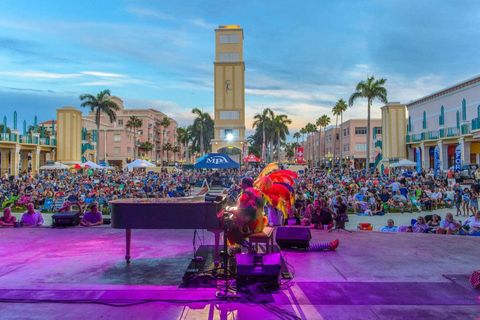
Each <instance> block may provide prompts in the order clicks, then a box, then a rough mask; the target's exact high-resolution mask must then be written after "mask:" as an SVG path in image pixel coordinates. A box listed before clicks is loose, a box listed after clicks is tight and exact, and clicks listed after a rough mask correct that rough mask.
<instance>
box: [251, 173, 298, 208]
mask: <svg viewBox="0 0 480 320" xmlns="http://www.w3.org/2000/svg"><path fill="white" fill-rule="evenodd" d="M297 177H298V175H297V173H296V172H294V171H291V170H280V168H279V167H278V165H277V164H276V163H270V164H268V165H267V166H266V167H265V168H264V169H263V170H262V172H260V174H259V175H258V178H257V179H256V180H255V182H254V184H253V185H254V187H255V188H256V189H257V190H259V191H260V192H261V193H262V194H263V196H264V198H265V200H266V201H267V202H268V204H270V205H271V206H272V207H275V208H278V209H279V210H280V211H282V212H283V215H284V216H285V217H287V216H288V209H290V208H291V206H292V204H293V203H294V201H295V196H294V190H293V185H294V183H295V179H296V178H297Z"/></svg>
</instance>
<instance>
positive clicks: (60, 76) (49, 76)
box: [0, 71, 80, 79]
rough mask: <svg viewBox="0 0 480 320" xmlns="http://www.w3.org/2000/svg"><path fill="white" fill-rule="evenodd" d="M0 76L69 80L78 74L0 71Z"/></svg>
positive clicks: (78, 75)
mask: <svg viewBox="0 0 480 320" xmlns="http://www.w3.org/2000/svg"><path fill="white" fill-rule="evenodd" d="M0 75H3V76H11V77H17V78H32V79H69V78H77V77H80V74H78V73H55V72H46V71H1V72H0Z"/></svg>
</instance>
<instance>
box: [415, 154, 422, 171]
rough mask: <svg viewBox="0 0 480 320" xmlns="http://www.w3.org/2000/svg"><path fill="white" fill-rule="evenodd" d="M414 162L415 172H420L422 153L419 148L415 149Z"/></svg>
mask: <svg viewBox="0 0 480 320" xmlns="http://www.w3.org/2000/svg"><path fill="white" fill-rule="evenodd" d="M415 158H416V159H415V160H416V161H415V162H416V163H417V167H416V168H417V172H418V173H420V172H422V152H421V150H420V148H415Z"/></svg>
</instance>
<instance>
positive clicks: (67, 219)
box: [52, 212, 80, 227]
mask: <svg viewBox="0 0 480 320" xmlns="http://www.w3.org/2000/svg"><path fill="white" fill-rule="evenodd" d="M79 224H80V213H78V212H62V213H55V214H54V215H53V216H52V227H73V226H78V225H79Z"/></svg>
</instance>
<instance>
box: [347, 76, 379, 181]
mask: <svg viewBox="0 0 480 320" xmlns="http://www.w3.org/2000/svg"><path fill="white" fill-rule="evenodd" d="M386 81H387V79H383V78H382V79H380V80H375V78H374V77H373V76H371V77H368V78H367V80H366V81H360V82H359V83H358V84H357V87H356V88H355V92H354V93H352V95H351V96H350V99H348V105H349V106H353V104H354V102H355V100H357V99H359V98H366V99H367V106H368V109H367V110H368V114H367V155H366V165H367V173H370V107H371V106H372V102H373V100H375V99H378V100H380V101H381V102H383V103H387V102H388V101H387V89H386V88H385V87H384V86H383V85H384V84H385V82H386Z"/></svg>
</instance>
